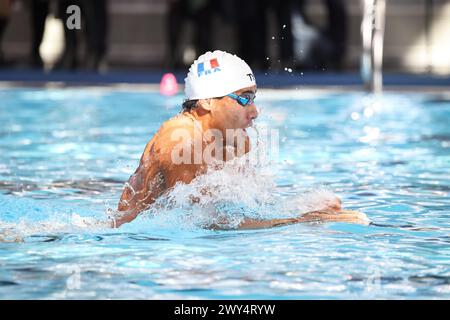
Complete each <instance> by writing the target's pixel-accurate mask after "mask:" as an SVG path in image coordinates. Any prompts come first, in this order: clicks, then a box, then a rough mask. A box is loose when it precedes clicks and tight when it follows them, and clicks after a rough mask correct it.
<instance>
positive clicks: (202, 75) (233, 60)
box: [184, 50, 256, 100]
mask: <svg viewBox="0 0 450 320" xmlns="http://www.w3.org/2000/svg"><path fill="white" fill-rule="evenodd" d="M184 83H185V87H184V94H185V98H186V100H197V99H208V98H218V97H223V96H225V95H227V94H230V93H232V92H234V91H236V90H239V89H242V88H246V87H251V86H253V85H256V81H255V76H254V75H253V72H252V69H250V67H249V66H248V64H247V63H246V62H245V61H244V60H242V59H241V58H239V57H238V56H236V55H232V54H229V53H227V52H224V51H220V50H216V51H214V52H211V51H208V52H206V53H205V54H202V55H201V56H200V57H198V59H197V60H195V61H194V63H193V64H192V65H191V67H190V68H189V72H188V74H187V77H186V78H185V79H184Z"/></svg>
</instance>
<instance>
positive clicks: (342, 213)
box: [299, 210, 370, 225]
mask: <svg viewBox="0 0 450 320" xmlns="http://www.w3.org/2000/svg"><path fill="white" fill-rule="evenodd" d="M299 219H300V220H301V221H299V222H347V223H357V224H362V225H369V223H370V220H369V218H368V217H367V215H366V214H365V213H363V212H359V211H352V210H339V211H334V210H317V211H310V212H306V213H304V214H302V215H301V216H300V217H299Z"/></svg>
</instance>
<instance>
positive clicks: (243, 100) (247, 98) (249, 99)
mask: <svg viewBox="0 0 450 320" xmlns="http://www.w3.org/2000/svg"><path fill="white" fill-rule="evenodd" d="M227 97H230V98H231V99H233V100H236V101H237V102H238V103H239V104H240V105H241V106H243V107H245V106H248V105H251V104H253V102H254V100H255V98H256V95H255V94H254V93H247V92H244V93H242V94H241V95H240V96H238V95H237V94H235V93H230V94H227Z"/></svg>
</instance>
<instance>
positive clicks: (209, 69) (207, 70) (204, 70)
mask: <svg viewBox="0 0 450 320" xmlns="http://www.w3.org/2000/svg"><path fill="white" fill-rule="evenodd" d="M218 71H220V66H219V62H218V61H217V58H214V59H211V60H209V61H205V62H200V63H199V64H198V65H197V74H198V76H199V77H201V76H203V75H208V74H211V73H214V72H218Z"/></svg>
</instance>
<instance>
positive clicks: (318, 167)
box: [0, 88, 450, 299]
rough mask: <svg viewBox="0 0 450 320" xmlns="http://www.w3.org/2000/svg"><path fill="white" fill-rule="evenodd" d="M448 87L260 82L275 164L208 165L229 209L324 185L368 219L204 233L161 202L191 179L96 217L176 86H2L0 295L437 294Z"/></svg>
mask: <svg viewBox="0 0 450 320" xmlns="http://www.w3.org/2000/svg"><path fill="white" fill-rule="evenodd" d="M449 97H450V96H449V93H448V92H447V95H445V94H444V93H441V94H431V93H428V94H426V93H400V92H397V93H395V92H390V93H385V94H384V95H383V96H382V97H371V96H367V95H366V94H364V93H361V92H340V93H339V92H334V93H333V92H322V91H308V90H283V91H269V90H261V91H260V92H259V93H258V99H257V100H256V102H257V104H258V105H259V106H260V107H262V108H263V110H262V112H261V115H260V119H259V120H258V122H259V124H260V125H261V126H262V125H266V126H267V127H268V128H271V129H277V130H279V131H278V132H279V142H280V146H279V154H278V159H277V160H278V161H277V162H276V164H272V165H270V166H265V167H264V166H260V167H257V168H255V169H254V171H252V174H249V175H247V176H245V177H244V178H240V177H239V176H237V175H236V174H235V173H231V174H228V173H227V174H228V177H227V175H226V174H225V175H220V174H219V175H218V176H211V177H209V179H210V180H211V181H213V180H214V179H215V181H218V180H220V182H219V184H221V185H220V193H219V195H218V196H217V197H218V198H217V199H216V200H217V201H216V202H217V203H225V205H226V206H227V208H228V209H230V208H231V209H232V210H230V212H231V211H233V210H236V209H238V211H239V210H241V211H242V210H243V212H244V213H248V214H249V215H250V214H256V215H259V216H262V217H265V216H266V217H273V216H280V217H281V216H287V215H292V212H291V211H292V207H289V206H287V205H286V204H287V203H290V204H291V205H292V203H294V202H292V199H293V198H294V199H297V200H298V201H297V204H298V205H299V208H301V206H302V205H303V204H304V203H307V202H309V203H312V202H314V201H315V200H317V197H320V195H321V194H323V193H324V192H325V193H326V192H329V193H330V192H334V193H335V194H337V195H338V196H340V197H341V198H342V200H343V203H344V207H346V208H349V209H356V210H361V211H363V212H365V213H366V214H367V215H368V216H369V218H370V219H371V220H372V222H373V223H374V224H372V225H370V226H362V225H352V224H344V223H329V224H309V225H306V224H303V225H290V226H284V227H278V228H273V229H265V230H255V231H212V230H204V229H202V228H200V227H198V226H197V224H196V223H195V222H196V219H197V218H196V214H197V213H198V211H197V209H193V208H190V207H189V206H187V205H183V203H182V202H181V201H178V202H177V199H175V200H174V198H176V197H178V196H180V195H181V196H180V197H181V198H180V199H182V198H183V197H182V195H183V194H184V195H186V194H189V192H193V191H194V189H193V188H195V185H194V186H184V187H183V186H181V187H180V188H179V189H178V190H177V193H176V194H175V195H172V198H170V199H169V198H168V199H165V200H167V201H169V200H170V201H174V203H175V205H174V206H173V207H171V208H164V206H162V207H161V206H159V207H156V208H154V210H153V211H151V212H149V213H146V214H143V215H142V216H140V217H139V218H138V219H136V220H135V221H133V222H132V223H130V224H126V225H124V226H123V227H121V228H120V229H117V230H111V229H107V228H104V227H101V226H98V225H96V224H95V223H94V221H95V220H104V219H105V217H106V212H107V209H108V208H116V206H117V201H118V198H119V197H120V194H121V191H122V188H123V184H124V182H125V181H126V180H127V179H128V177H129V176H130V174H131V173H132V172H133V171H134V169H135V168H136V166H137V164H138V160H139V157H140V156H141V152H142V151H143V149H144V146H145V144H146V143H147V141H148V140H149V139H150V138H151V137H152V135H153V134H154V132H155V131H156V130H157V128H158V127H159V125H160V124H161V123H162V122H163V121H164V120H166V119H168V118H169V117H170V116H172V115H174V114H176V113H177V112H178V111H179V109H180V103H181V101H182V97H181V96H176V97H172V98H164V97H162V96H160V95H159V94H158V93H156V92H148V91H141V90H131V89H129V90H128V89H121V90H118V89H114V88H69V89H57V88H55V89H32V88H9V89H0V123H1V124H2V126H1V127H0V205H1V207H0V235H1V238H2V242H0V298H1V299H5V298H10V299H36V298H37V299H60V298H63V299H64V298H67V299H72V298H78V299H103V298H112V299H115V298H130V299H148V298H150V299H173V298H175V299H176V298H181V299H197V298H200V299H230V298H235V299H247V298H249V299H370V298H381V299H392V298H399V299H403V298H407V299H418V298H439V299H448V298H450V245H449V244H450V232H449V230H450V220H449V214H450V196H449V191H450V126H449V123H450V98H449ZM324 189H325V191H323V190H324ZM327 190H328V191H327ZM296 195H299V196H298V197H297V198H296ZM178 200H179V199H178ZM290 210H291V211H290ZM288 211H289V212H288ZM294 211H295V210H294ZM241 213H242V212H241Z"/></svg>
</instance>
